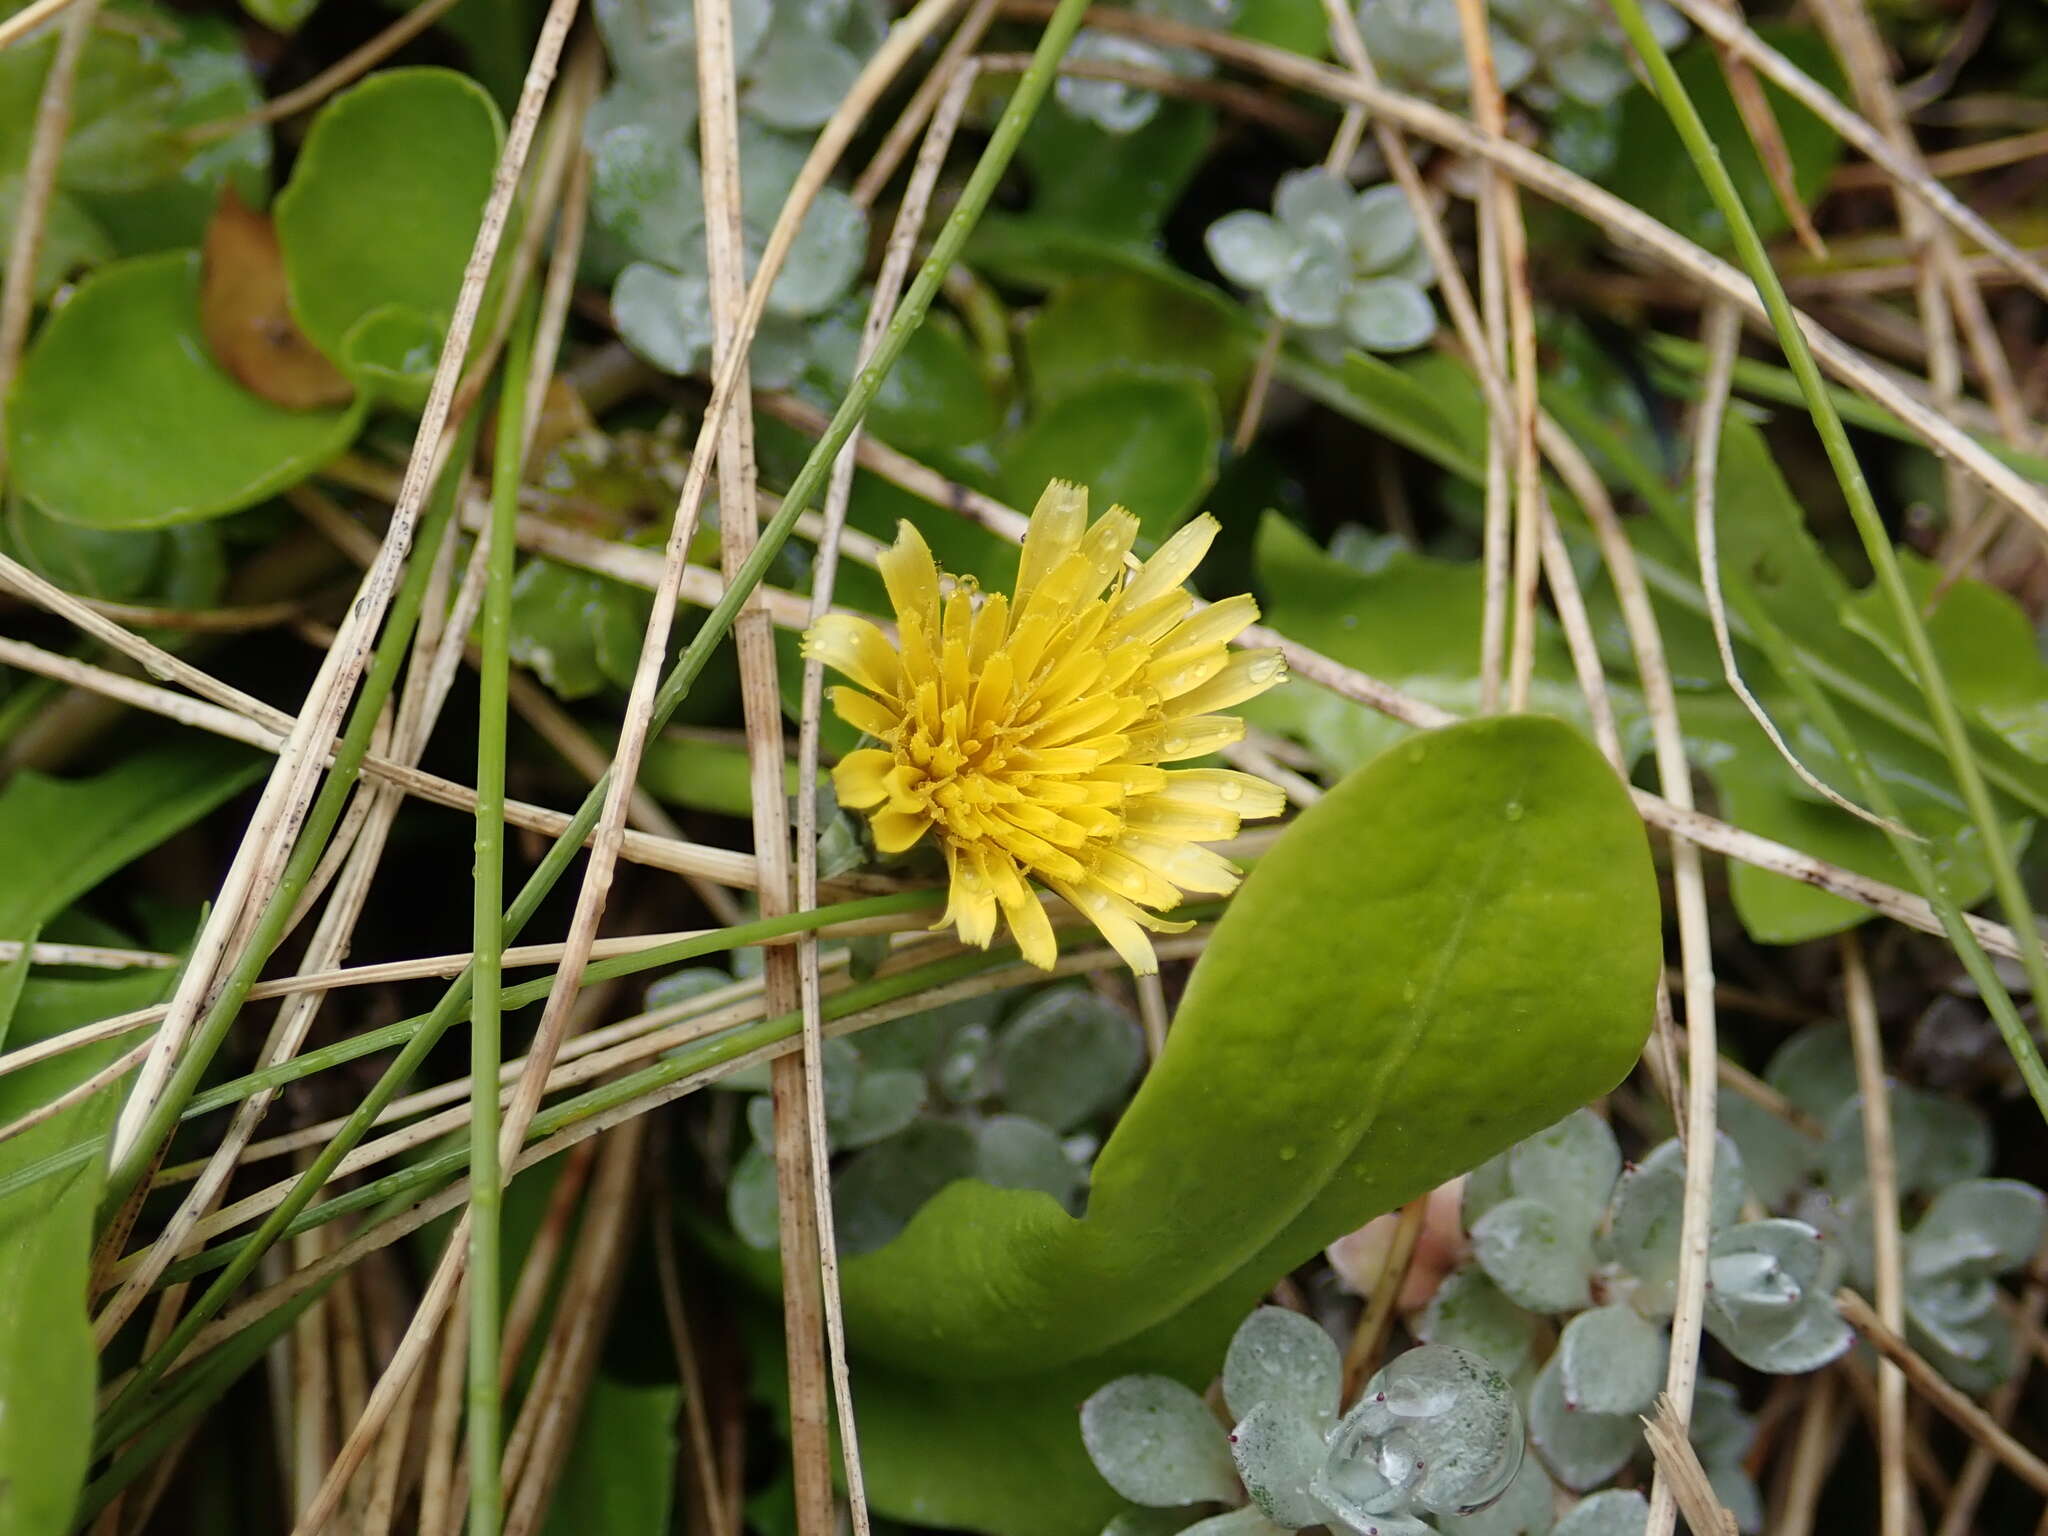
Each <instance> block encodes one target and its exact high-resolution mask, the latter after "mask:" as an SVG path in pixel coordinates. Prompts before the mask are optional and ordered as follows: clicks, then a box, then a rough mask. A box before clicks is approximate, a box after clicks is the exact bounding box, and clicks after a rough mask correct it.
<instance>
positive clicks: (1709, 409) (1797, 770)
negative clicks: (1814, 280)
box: [1693, 299, 1919, 838]
mask: <svg viewBox="0 0 2048 1536" xmlns="http://www.w3.org/2000/svg"><path fill="white" fill-rule="evenodd" d="M1702 331H1703V334H1702V338H1701V340H1702V345H1704V346H1705V348H1706V352H1707V371H1706V375H1705V378H1704V381H1703V383H1702V384H1701V387H1700V399H1699V407H1698V413H1699V414H1698V417H1697V426H1696V430H1695V432H1694V434H1693V543H1694V547H1695V549H1696V550H1697V552H1698V555H1699V562H1700V592H1701V594H1702V596H1703V597H1704V598H1705V600H1706V606H1707V622H1708V625H1709V626H1710V627H1711V628H1712V629H1713V631H1714V649H1715V651H1716V653H1717V654H1718V655H1719V656H1720V658H1721V677H1722V680H1723V681H1725V682H1726V683H1727V684H1728V689H1729V691H1730V692H1731V693H1733V694H1734V695H1735V697H1736V698H1738V699H1740V700H1741V701H1742V707H1743V708H1744V709H1746V710H1748V711H1749V717H1750V718H1751V719H1752V720H1754V721H1755V722H1756V723H1757V726H1758V727H1759V729H1761V730H1762V731H1763V733H1764V735H1765V736H1767V737H1769V738H1770V742H1771V745H1772V746H1773V747H1774V748H1776V749H1777V753H1778V756H1779V757H1780V758H1782V759H1783V760H1784V763H1785V766H1786V767H1788V768H1790V769H1791V770H1792V772H1793V773H1794V774H1795V775H1797V777H1798V779H1799V782H1800V783H1802V784H1804V785H1805V786H1806V787H1807V788H1808V789H1810V790H1812V791H1813V792H1814V793H1815V794H1817V795H1819V796H1820V797H1821V798H1822V799H1823V800H1826V801H1827V802H1828V803H1829V804H1830V805H1833V806H1835V807H1836V808H1837V809H1838V810H1844V811H1847V812H1848V813H1849V814H1850V815H1851V816H1854V817H1855V818H1857V820H1859V821H1867V822H1869V823H1870V824H1871V825H1872V826H1874V827H1878V828H1880V829H1882V830H1884V831H1887V832H1893V833H1896V834H1897V835H1899V836H1900V837H1912V838H1917V837H1918V835H1919V834H1917V833H1915V832H1914V831H1912V829H1910V828H1908V827H1903V826H1900V825H1899V824H1898V823H1897V822H1894V821H1890V820H1887V819H1886V818H1885V817H1883V816H1879V815H1877V814H1876V813H1875V812H1873V811H1867V810H1865V809H1864V808H1863V807H1862V806H1860V805H1858V804H1857V803H1856V802H1855V801H1853V800H1851V799H1850V798H1849V797H1848V796H1847V795H1844V794H1843V793H1841V791H1839V790H1837V789H1836V788H1835V787H1834V786H1833V785H1831V784H1828V783H1827V782H1825V781H1824V780H1822V779H1821V778H1820V777H1819V776H1818V775H1817V774H1815V773H1814V772H1813V770H1812V769H1810V768H1808V767H1807V766H1806V764H1804V763H1803V762H1801V761H1800V760H1799V755H1798V754H1797V753H1795V752H1794V751H1793V750H1792V745H1791V743H1790V742H1788V741H1786V740H1785V737H1784V735H1783V734H1782V733H1781V732H1780V731H1779V730H1778V724H1777V722H1776V721H1775V720H1773V719H1772V718H1771V715H1770V711H1769V710H1767V709H1765V708H1764V706H1763V701H1762V700H1760V699H1758V698H1757V696H1756V695H1755V694H1754V693H1752V692H1750V688H1749V684H1748V683H1746V682H1745V681H1743V677H1742V669H1741V668H1740V667H1739V666H1738V665H1737V664H1736V660H1735V641H1734V637H1733V636H1732V635H1730V634H1729V632H1728V603H1727V599H1726V597H1725V596H1724V595H1723V593H1722V590H1721V546H1720V532H1719V518H1718V516H1717V512H1718V496H1717V492H1716V486H1715V479H1716V470H1717V467H1718V462H1719V459H1720V444H1721V423H1722V421H1723V419H1724V418H1725V416H1726V414H1727V407H1728V395H1729V390H1730V387H1731V385H1732V384H1733V382H1734V377H1735V357H1736V352H1737V349H1738V347H1739V346H1740V343H1741V340H1742V333H1741V321H1740V319H1739V318H1738V317H1737V316H1736V313H1735V311H1734V309H1733V308H1731V307H1730V306H1729V304H1728V302H1727V301H1726V300H1725V299H1717V300H1713V301H1710V302H1709V303H1708V305H1707V311H1706V322H1705V325H1704V326H1703V327H1702Z"/></svg>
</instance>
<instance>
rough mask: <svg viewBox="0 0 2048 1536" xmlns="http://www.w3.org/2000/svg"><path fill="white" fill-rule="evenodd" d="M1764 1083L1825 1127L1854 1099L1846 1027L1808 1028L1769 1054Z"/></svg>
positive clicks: (1853, 1062)
mask: <svg viewBox="0 0 2048 1536" xmlns="http://www.w3.org/2000/svg"><path fill="white" fill-rule="evenodd" d="M1764 1081H1765V1082H1767V1083H1769V1084H1770V1085H1771V1086H1772V1087H1773V1088H1775V1089H1777V1090H1778V1092H1780V1093H1782V1094H1783V1095H1785V1097H1786V1098H1788V1099H1790V1100H1791V1101H1792V1102H1793V1103H1794V1104H1795V1105H1797V1106H1798V1107H1799V1108H1800V1109H1803V1110H1805V1111H1806V1112H1807V1113H1808V1114H1809V1115H1811V1116H1813V1118H1814V1119H1816V1120H1818V1121H1820V1122H1821V1123H1822V1124H1826V1123H1827V1122H1828V1121H1829V1120H1831V1119H1833V1118H1834V1114H1835V1111H1836V1110H1838V1109H1840V1108H1841V1107H1842V1106H1843V1105H1844V1104H1846V1103H1847V1102H1848V1101H1849V1100H1850V1099H1852V1098H1854V1097H1855V1096H1856V1052H1855V1047H1854V1046H1852V1045H1851V1044H1850V1043H1849V1026H1848V1025H1846V1024H1837V1023H1832V1022H1830V1023H1825V1024H1809V1025H1807V1026H1806V1028H1804V1029H1802V1030H1800V1031H1799V1032H1798V1033H1797V1034H1795V1035H1793V1036H1792V1037H1791V1038H1790V1039H1789V1040H1787V1041H1786V1042H1785V1043H1784V1044H1783V1045H1781V1046H1779V1047H1778V1049H1777V1050H1775V1051H1774V1052H1772V1053H1771V1059H1770V1062H1769V1064H1768V1065H1767V1066H1766V1067H1765V1068H1764Z"/></svg>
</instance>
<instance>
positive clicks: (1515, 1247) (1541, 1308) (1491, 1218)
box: [1472, 1196, 1593, 1312]
mask: <svg viewBox="0 0 2048 1536" xmlns="http://www.w3.org/2000/svg"><path fill="white" fill-rule="evenodd" d="M1472 1251H1473V1253H1474V1255H1475V1256H1476V1257H1477V1258H1478V1260H1479V1263H1480V1265H1481V1267H1482V1268H1484V1269H1485V1271H1486V1273H1487V1275H1488V1276H1489V1277H1491V1278H1492V1280H1493V1283H1494V1284H1495V1285H1497V1286H1499V1287H1500V1288H1501V1290H1502V1291H1503V1292H1505V1293H1506V1295H1507V1296H1508V1298H1509V1299H1510V1300H1512V1301H1513V1302H1515V1303H1516V1304H1517V1305H1519V1306H1524V1307H1527V1308H1528V1309H1529V1310H1530V1311H1532V1312H1572V1311H1576V1310H1577V1309H1579V1308H1580V1307H1583V1306H1585V1305H1586V1301H1587V1296H1588V1281H1589V1278H1590V1276H1591V1275H1592V1272H1593V1247H1592V1243H1591V1241H1590V1239H1589V1238H1588V1236H1587V1235H1586V1234H1584V1233H1582V1232H1577V1231H1573V1230H1570V1229H1568V1228H1566V1226H1565V1225H1564V1223H1563V1222H1562V1221H1561V1220H1560V1219H1559V1218H1558V1215H1557V1213H1556V1212H1555V1211H1553V1210H1552V1209H1551V1208H1550V1207H1549V1206H1547V1205H1544V1204H1542V1203H1541V1202H1540V1201H1536V1200H1530V1199H1525V1198H1523V1197H1521V1196H1517V1197H1516V1198H1514V1199H1512V1200H1504V1201H1502V1202H1501V1203H1500V1204H1499V1205H1496V1206H1495V1207H1494V1208H1493V1209H1492V1210H1490V1211H1488V1212H1487V1213H1486V1214H1485V1215H1484V1216H1482V1217H1480V1218H1479V1221H1478V1224H1477V1225H1475V1226H1474V1227H1473V1228H1472Z"/></svg>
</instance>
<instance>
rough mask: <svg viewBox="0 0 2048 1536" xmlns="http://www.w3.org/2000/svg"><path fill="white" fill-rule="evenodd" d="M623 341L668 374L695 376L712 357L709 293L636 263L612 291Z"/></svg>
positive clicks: (694, 282)
mask: <svg viewBox="0 0 2048 1536" xmlns="http://www.w3.org/2000/svg"><path fill="white" fill-rule="evenodd" d="M612 321H613V323H614V324H616V325H617V326H618V330H619V339H620V340H622V341H624V342H625V343H626V345H627V346H629V347H631V348H632V349H633V350H634V351H635V352H637V353H639V354H640V356H642V357H643V358H645V359H646V360H647V361H648V362H650V363H652V364H654V366H655V367H657V368H660V369H662V370H663V371H664V372H667V373H691V372H694V371H695V369H696V368H697V366H698V365H699V364H700V363H701V362H702V361H703V360H704V359H705V358H706V357H708V356H709V355H710V351H711V290H710V288H709V287H708V286H706V285H705V284H704V283H703V282H701V281H699V280H697V279H694V278H684V277H681V276H678V275H677V274H676V273H674V272H671V271H669V270H668V269H667V268H665V267H657V266H654V265H653V264H651V263H649V262H644V261H636V262H634V263H633V264H632V265H631V266H629V267H627V268H626V270H625V271H623V272H621V273H620V274H619V280H618V281H617V282H616V283H614V284H613V285H612Z"/></svg>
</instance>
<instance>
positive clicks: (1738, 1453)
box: [1690, 1376, 1756, 1468]
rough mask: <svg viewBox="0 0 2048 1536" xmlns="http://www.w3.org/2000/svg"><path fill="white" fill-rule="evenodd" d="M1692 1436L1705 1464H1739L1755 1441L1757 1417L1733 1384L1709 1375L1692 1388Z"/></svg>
mask: <svg viewBox="0 0 2048 1536" xmlns="http://www.w3.org/2000/svg"><path fill="white" fill-rule="evenodd" d="M1690 1438H1691V1440H1692V1448H1693V1450H1695V1451H1696V1452H1698V1453H1699V1458H1700V1464H1701V1465H1702V1466H1705V1467H1708V1468H1713V1467H1717V1466H1722V1465H1725V1464H1728V1463H1731V1462H1732V1463H1738V1464H1739V1463H1740V1462H1741V1461H1742V1459H1743V1458H1744V1457H1745V1456H1747V1455H1748V1454H1749V1451H1750V1447H1751V1446H1753V1445H1755V1444H1756V1420H1755V1419H1754V1418H1752V1417H1751V1416H1750V1415H1749V1414H1748V1413H1746V1412H1744V1411H1743V1407H1742V1396H1741V1394H1740V1393H1738V1392H1737V1391H1736V1390H1735V1388H1734V1387H1732V1386H1730V1385H1729V1384H1728V1383H1727V1382H1725V1381H1719V1380H1716V1379H1715V1378H1714V1377H1711V1376H1710V1377H1707V1378H1706V1379H1705V1380H1703V1381H1701V1382H1700V1384H1699V1385H1698V1386H1697V1387H1695V1388H1694V1389H1693V1397H1692V1431H1691V1435H1690Z"/></svg>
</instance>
